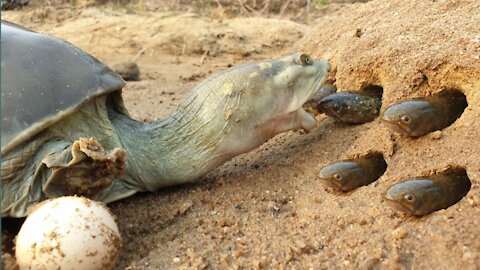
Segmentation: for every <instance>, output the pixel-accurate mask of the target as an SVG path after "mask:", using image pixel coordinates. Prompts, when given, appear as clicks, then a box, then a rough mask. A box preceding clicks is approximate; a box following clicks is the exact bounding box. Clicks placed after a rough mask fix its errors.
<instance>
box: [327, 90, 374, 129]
mask: <svg viewBox="0 0 480 270" xmlns="http://www.w3.org/2000/svg"><path fill="white" fill-rule="evenodd" d="M381 107H382V98H381V96H377V95H372V94H368V93H362V92H358V91H357V92H356V91H344V92H338V93H334V94H331V95H328V96H326V97H324V98H323V99H322V100H320V102H319V104H318V108H319V110H320V111H322V112H324V113H325V114H327V115H328V116H330V117H332V118H334V119H335V120H337V121H339V122H342V123H347V124H363V123H367V122H371V121H373V120H374V119H375V118H377V117H378V115H379V114H380V108H381Z"/></svg>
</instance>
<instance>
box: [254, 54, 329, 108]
mask: <svg viewBox="0 0 480 270" xmlns="http://www.w3.org/2000/svg"><path fill="white" fill-rule="evenodd" d="M258 65H259V68H260V70H259V75H260V77H262V78H265V79H264V81H265V82H267V83H269V84H270V91H271V93H268V92H267V93H265V94H267V95H271V96H272V97H273V96H276V97H278V98H274V99H273V101H272V103H271V105H274V106H276V107H277V108H278V109H280V110H282V111H286V112H293V111H295V110H298V109H299V108H300V107H301V106H302V105H303V104H304V103H305V102H306V101H307V100H308V99H310V98H311V97H312V96H313V95H315V94H316V93H317V91H319V90H320V87H321V86H322V84H323V83H324V82H325V80H326V77H327V74H328V72H329V71H330V64H329V63H328V61H326V60H322V61H317V60H314V59H313V58H312V57H310V56H309V55H307V54H304V53H294V54H290V55H288V56H285V57H283V58H280V59H277V60H273V61H270V62H263V63H258ZM320 94H321V93H320Z"/></svg>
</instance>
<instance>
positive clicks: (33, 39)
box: [1, 20, 125, 156]
mask: <svg viewBox="0 0 480 270" xmlns="http://www.w3.org/2000/svg"><path fill="white" fill-rule="evenodd" d="M124 84H125V82H124V81H123V79H122V78H120V77H119V76H118V75H116V74H115V73H114V72H113V71H112V70H111V69H110V68H108V67H107V66H106V65H104V64H103V63H101V62H100V61H98V60H97V59H95V58H94V57H93V56H91V55H89V54H88V53H86V52H84V51H82V50H81V49H79V48H77V47H75V46H74V45H72V44H70V43H68V42H66V41H64V40H61V39H59V38H55V37H52V36H48V35H44V34H40V33H36V32H33V31H31V30H28V29H26V28H24V27H22V26H19V25H16V24H13V23H10V22H6V21H3V20H2V22H1V92H2V96H1V103H2V104H1V110H2V114H1V117H2V133H1V143H2V145H1V146H2V149H1V153H2V156H3V155H4V154H6V153H7V152H9V151H11V150H13V149H15V148H16V147H17V146H19V145H20V144H22V143H24V142H26V141H27V140H30V139H31V138H32V137H33V136H35V135H37V134H38V133H39V132H41V131H42V130H44V129H45V128H47V127H49V126H50V125H52V124H54V123H56V122H57V121H59V120H60V119H62V118H63V117H66V116H68V115H70V114H72V113H74V112H75V111H76V110H77V109H78V108H79V107H80V106H81V105H82V104H84V103H86V102H88V101H89V100H92V99H94V98H96V97H98V96H100V95H104V94H107V93H110V92H114V91H118V90H120V89H121V88H122V87H123V86H124Z"/></svg>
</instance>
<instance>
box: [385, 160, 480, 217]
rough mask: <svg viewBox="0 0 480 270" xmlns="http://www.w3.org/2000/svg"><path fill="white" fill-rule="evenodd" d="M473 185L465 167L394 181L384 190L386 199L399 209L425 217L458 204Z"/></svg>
mask: <svg viewBox="0 0 480 270" xmlns="http://www.w3.org/2000/svg"><path fill="white" fill-rule="evenodd" d="M470 186H471V182H470V179H469V178H468V175H467V172H466V170H465V169H463V168H450V169H448V170H446V171H444V172H442V173H438V174H433V175H430V176H421V177H414V178H411V179H406V180H403V181H401V182H400V183H397V184H394V185H392V186H391V187H390V188H388V189H387V191H386V192H385V193H384V198H385V199H386V201H387V202H388V203H389V204H390V205H391V206H392V207H393V208H395V209H397V210H400V211H402V212H404V213H407V214H411V215H414V216H423V215H428V214H430V213H432V212H434V211H437V210H440V209H446V208H448V207H450V206H452V205H454V204H456V203H457V202H459V201H460V200H461V199H462V198H463V197H464V196H465V195H467V193H468V191H469V190H470Z"/></svg>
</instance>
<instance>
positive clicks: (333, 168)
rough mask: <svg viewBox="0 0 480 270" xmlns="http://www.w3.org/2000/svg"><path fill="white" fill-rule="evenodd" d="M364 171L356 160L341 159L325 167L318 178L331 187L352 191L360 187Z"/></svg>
mask: <svg viewBox="0 0 480 270" xmlns="http://www.w3.org/2000/svg"><path fill="white" fill-rule="evenodd" d="M362 173H363V169H362V168H361V167H360V166H359V165H358V164H357V163H356V162H353V161H341V162H336V163H333V164H330V165H327V166H325V167H323V168H322V169H321V170H320V172H319V174H318V178H319V179H320V180H321V181H322V182H323V183H325V184H326V185H327V186H329V187H331V188H334V189H337V190H341V191H350V190H353V189H355V188H357V187H358V178H359V177H361V174H362Z"/></svg>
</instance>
